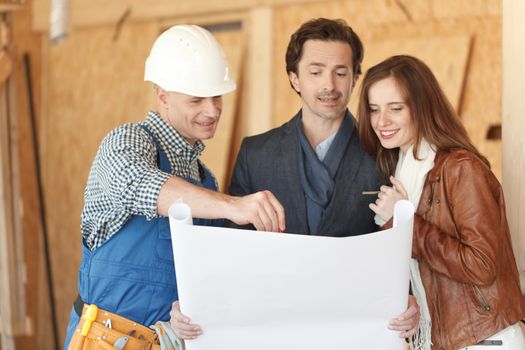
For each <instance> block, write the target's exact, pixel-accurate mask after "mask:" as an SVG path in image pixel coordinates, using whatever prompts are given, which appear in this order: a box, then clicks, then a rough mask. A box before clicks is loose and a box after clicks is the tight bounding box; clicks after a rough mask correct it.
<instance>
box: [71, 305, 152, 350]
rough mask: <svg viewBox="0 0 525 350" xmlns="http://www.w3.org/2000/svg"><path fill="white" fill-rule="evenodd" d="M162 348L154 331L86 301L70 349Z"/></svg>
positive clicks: (137, 349) (133, 349) (147, 349)
mask: <svg viewBox="0 0 525 350" xmlns="http://www.w3.org/2000/svg"><path fill="white" fill-rule="evenodd" d="M91 349H111V350H115V349H119V350H122V349H125V350H160V345H159V341H158V337H157V334H156V333H155V331H154V330H152V329H150V328H148V327H146V326H143V325H141V324H140V323H137V322H134V321H132V320H129V319H127V318H125V317H122V316H119V315H117V314H114V313H111V312H109V311H105V310H103V309H99V308H98V307H97V306H96V305H95V304H91V305H87V304H84V306H83V309H82V314H81V316H80V322H79V323H78V325H77V328H76V329H75V333H74V334H73V337H72V338H71V342H70V343H69V350H91Z"/></svg>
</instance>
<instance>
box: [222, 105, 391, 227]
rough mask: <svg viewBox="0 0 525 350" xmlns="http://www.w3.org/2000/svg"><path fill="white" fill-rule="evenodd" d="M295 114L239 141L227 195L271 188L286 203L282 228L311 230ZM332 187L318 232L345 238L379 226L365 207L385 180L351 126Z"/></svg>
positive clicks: (283, 203) (284, 204) (238, 194)
mask: <svg viewBox="0 0 525 350" xmlns="http://www.w3.org/2000/svg"><path fill="white" fill-rule="evenodd" d="M297 118H298V116H297V115H296V116H295V117H294V118H292V119H291V120H290V121H288V122H287V123H285V124H284V125H282V126H280V127H278V128H275V129H272V130H270V131H268V132H266V133H264V134H260V135H256V136H251V137H247V138H245V139H244V140H243V141H242V144H241V148H240V150H239V154H238V156H237V161H236V163H235V168H234V171H233V175H232V179H231V183H230V189H229V191H230V194H232V195H236V196H242V195H247V194H250V193H254V192H258V191H262V190H269V191H270V192H272V193H273V194H274V195H275V196H276V197H277V199H278V200H279V201H280V202H281V204H282V205H283V206H284V208H285V215H286V232H290V233H299V234H309V230H308V223H307V219H306V202H305V198H304V196H305V195H304V191H303V188H302V187H301V183H300V180H299V147H300V146H299V140H298V136H297V131H296V129H295V128H296V127H295V125H296V124H295V123H296V120H297ZM335 183H336V184H335V190H334V194H333V196H332V199H331V201H330V203H329V204H328V207H327V208H326V211H325V214H324V216H323V218H322V220H321V226H320V230H319V232H321V233H320V235H324V236H333V237H345V236H354V235H360V234H363V233H370V232H374V231H377V230H378V227H377V226H376V225H375V223H374V212H373V211H372V210H371V209H370V208H369V207H368V204H369V203H372V202H373V201H375V199H376V197H375V196H369V195H362V192H363V191H374V190H378V189H379V187H380V186H381V184H383V183H385V180H384V179H383V178H382V177H381V176H380V174H379V172H378V171H377V167H376V163H375V161H374V160H373V159H372V158H371V157H370V156H369V155H368V154H366V153H365V151H364V150H363V148H362V147H361V144H360V142H359V136H358V133H357V130H356V129H355V128H354V130H353V132H352V136H351V139H350V142H349V144H348V147H347V150H346V152H345V154H344V156H343V159H342V160H341V164H340V165H339V169H338V170H337V173H336V176H335Z"/></svg>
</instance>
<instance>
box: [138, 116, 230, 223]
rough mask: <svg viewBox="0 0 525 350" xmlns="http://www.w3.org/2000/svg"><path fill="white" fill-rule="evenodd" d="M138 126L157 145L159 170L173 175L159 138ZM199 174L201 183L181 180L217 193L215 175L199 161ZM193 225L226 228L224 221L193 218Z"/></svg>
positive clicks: (192, 180)
mask: <svg viewBox="0 0 525 350" xmlns="http://www.w3.org/2000/svg"><path fill="white" fill-rule="evenodd" d="M138 126H139V127H140V128H141V129H142V130H144V131H146V132H147V133H148V135H149V136H151V138H152V140H153V142H154V143H155V147H156V149H157V155H158V158H157V159H158V160H157V165H158V166H159V169H160V170H162V171H164V172H167V173H169V174H172V169H171V165H170V162H169V160H168V157H167V156H166V154H165V153H164V151H163V150H162V147H161V146H160V143H159V141H158V140H157V138H156V137H155V135H153V133H152V132H151V130H149V128H148V127H147V126H145V125H143V124H139V125H138ZM199 174H200V176H201V179H202V180H201V182H199V181H196V180H194V179H190V178H187V177H182V176H180V178H182V179H184V180H186V181H188V182H189V183H192V184H194V185H197V186H201V187H204V188H207V189H210V190H213V191H217V185H216V183H215V177H214V176H213V174H212V173H211V172H210V171H209V170H208V169H206V167H204V166H202V165H201V163H200V161H199ZM193 224H194V225H199V226H215V227H222V226H224V220H223V219H202V218H193Z"/></svg>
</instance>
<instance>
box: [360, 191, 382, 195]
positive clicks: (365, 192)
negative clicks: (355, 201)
mask: <svg viewBox="0 0 525 350" xmlns="http://www.w3.org/2000/svg"><path fill="white" fill-rule="evenodd" d="M378 193H379V191H363V192H361V194H362V195H365V196H366V195H375V194H378Z"/></svg>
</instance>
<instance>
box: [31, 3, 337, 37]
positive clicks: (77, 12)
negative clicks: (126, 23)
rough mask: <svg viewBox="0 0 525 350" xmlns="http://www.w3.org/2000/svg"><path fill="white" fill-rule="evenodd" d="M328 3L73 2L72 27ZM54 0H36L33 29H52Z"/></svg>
mask: <svg viewBox="0 0 525 350" xmlns="http://www.w3.org/2000/svg"><path fill="white" fill-rule="evenodd" d="M320 1H329V0H205V1H195V0H175V1H174V0H155V1H151V0H111V1H107V0H71V19H70V23H71V26H72V27H73V28H74V27H86V26H99V25H111V24H115V23H117V22H118V20H119V18H121V17H122V15H123V14H124V13H126V12H127V11H128V9H129V10H130V14H129V17H128V20H132V21H134V20H138V21H143V20H152V19H162V18H170V17H184V16H186V17H188V16H197V15H206V14H214V13H228V12H232V11H246V10H248V9H250V8H253V7H257V6H260V7H264V6H279V5H290V4H300V3H310V2H320ZM50 8H51V0H34V1H33V30H36V31H47V30H48V29H49V12H50Z"/></svg>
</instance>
